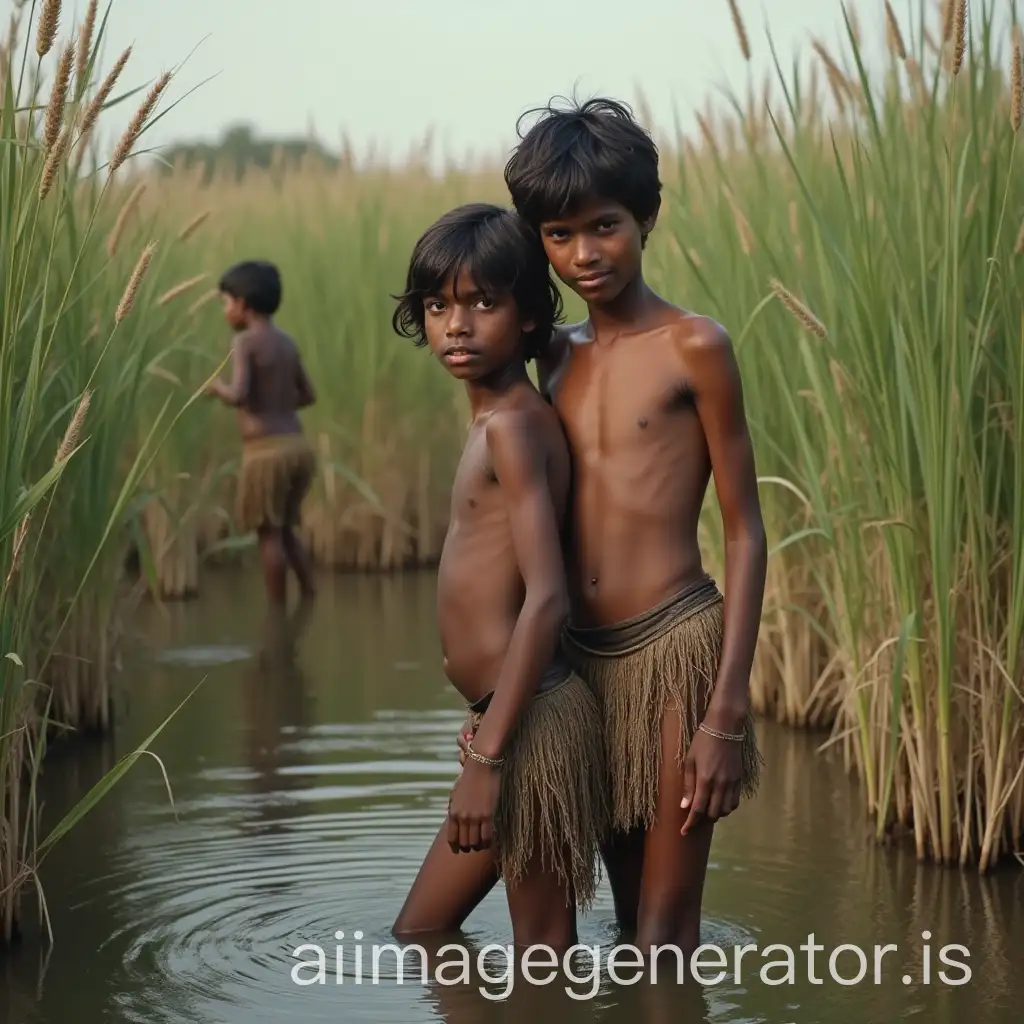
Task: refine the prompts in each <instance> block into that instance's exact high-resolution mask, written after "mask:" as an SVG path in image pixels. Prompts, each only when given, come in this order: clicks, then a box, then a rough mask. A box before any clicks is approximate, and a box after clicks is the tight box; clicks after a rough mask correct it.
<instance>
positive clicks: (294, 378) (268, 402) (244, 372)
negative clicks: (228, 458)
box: [207, 295, 316, 607]
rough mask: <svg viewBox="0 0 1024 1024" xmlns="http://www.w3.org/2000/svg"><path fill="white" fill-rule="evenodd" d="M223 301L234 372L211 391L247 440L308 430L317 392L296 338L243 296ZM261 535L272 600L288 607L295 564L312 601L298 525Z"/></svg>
mask: <svg viewBox="0 0 1024 1024" xmlns="http://www.w3.org/2000/svg"><path fill="white" fill-rule="evenodd" d="M221 301H222V304H223V308H224V319H225V320H226V321H227V322H228V324H230V326H231V327H232V328H233V329H234V331H235V337H234V343H233V344H232V348H231V354H232V363H233V368H232V376H231V381H230V382H228V383H225V382H224V381H223V380H221V379H220V378H219V377H216V378H214V380H213V381H212V382H211V383H210V385H209V387H208V389H207V394H208V395H209V396H210V397H213V398H218V399H220V400H221V401H222V402H223V403H224V404H225V405H227V406H230V407H231V408H233V409H235V410H236V411H237V416H238V428H239V432H240V433H241V436H242V441H243V442H245V441H251V440H256V439H258V438H261V437H269V436H275V435H279V434H300V433H302V424H301V422H300V421H299V417H298V410H299V409H305V408H307V407H308V406H310V405H313V403H314V402H315V401H316V391H315V390H314V388H313V384H312V382H311V381H310V379H309V375H308V374H307V373H306V369H305V367H304V366H303V363H302V357H301V355H300V354H299V350H298V347H297V346H296V344H295V342H294V341H293V340H292V338H291V337H290V336H289V335H287V334H286V333H285V332H284V331H282V330H280V329H279V328H278V327H277V326H276V325H275V324H274V322H273V320H272V319H271V318H270V317H268V316H262V315H260V314H259V313H256V312H254V311H253V310H252V309H250V308H249V307H248V306H246V304H245V303H244V301H243V300H242V299H239V298H235V297H233V296H230V295H222V296H221ZM293 511H294V512H295V513H296V515H289V521H294V520H295V519H297V512H298V509H295V510H293ZM258 539H259V549H260V562H261V564H262V566H263V580H264V585H265V586H266V590H267V596H268V598H269V599H270V602H271V604H272V605H274V606H277V607H283V606H284V604H285V599H286V595H287V572H288V569H289V568H291V569H292V571H293V572H294V573H295V575H296V577H297V578H298V581H299V587H300V588H301V591H302V596H303V599H305V600H311V599H312V598H313V597H314V596H315V594H316V588H315V586H314V584H313V574H312V571H311V569H310V565H309V559H308V557H307V555H306V552H305V551H304V550H303V547H302V544H301V542H300V541H299V539H298V537H297V536H296V535H295V532H294V530H292V529H291V528H285V529H282V530H278V529H273V528H270V527H265V528H262V529H260V530H259V531H258Z"/></svg>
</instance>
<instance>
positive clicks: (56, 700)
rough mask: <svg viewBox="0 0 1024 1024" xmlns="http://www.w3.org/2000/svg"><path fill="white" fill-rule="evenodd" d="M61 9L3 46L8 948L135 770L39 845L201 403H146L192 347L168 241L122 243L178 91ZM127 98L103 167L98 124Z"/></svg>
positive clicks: (0, 490)
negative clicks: (138, 178) (119, 228)
mask: <svg viewBox="0 0 1024 1024" xmlns="http://www.w3.org/2000/svg"><path fill="white" fill-rule="evenodd" d="M62 6H63V5H62V4H61V3H60V2H59V0H41V2H36V3H25V4H22V5H20V6H19V7H17V8H16V9H15V12H14V18H13V19H12V23H11V26H10V30H9V33H8V35H7V37H6V38H5V39H4V41H3V44H2V46H0V180H2V188H0V196H2V198H0V301H2V313H0V946H2V945H3V944H5V943H6V942H9V941H10V940H11V939H12V938H13V937H14V936H15V935H16V934H17V933H18V921H19V917H18V913H19V907H20V897H21V895H22V894H23V892H24V890H25V887H26V886H31V885H33V884H34V883H35V884H38V876H37V869H38V866H39V863H40V861H41V860H42V858H43V857H44V856H45V855H46V853H47V851H48V850H49V848H50V847H51V846H52V844H53V843H54V842H56V841H57V839H59V838H60V837H61V836H62V835H64V834H65V833H66V831H67V830H68V828H69V827H70V825H71V824H72V823H73V822H74V821H75V820H77V817H78V816H80V815H81V814H82V813H84V812H85V811H87V810H88V808H89V806H91V805H92V802H94V801H95V800H96V799H98V798H99V797H100V796H102V794H103V793H104V792H106V790H107V788H109V785H110V784H112V782H113V781H115V780H116V777H117V776H118V775H119V774H120V773H121V772H122V771H123V770H125V769H126V768H127V767H128V766H129V765H130V764H131V763H132V761H133V760H134V758H135V757H136V756H137V754H138V752H132V754H130V755H129V756H128V757H127V758H126V759H124V760H123V761H122V762H121V763H120V764H119V765H118V767H117V769H116V770H115V772H114V774H113V775H112V776H110V777H107V778H105V779H104V780H101V781H100V782H99V783H97V788H96V789H95V790H94V791H93V792H92V793H91V794H90V795H89V797H88V798H87V799H86V801H85V802H84V803H83V804H81V805H80V806H79V807H78V808H77V809H75V810H74V811H72V812H71V813H70V814H69V816H68V817H67V818H66V819H65V820H63V821H62V822H61V823H59V824H58V825H57V826H56V827H55V829H54V830H53V831H52V832H51V833H50V834H49V836H47V837H42V836H40V835H39V834H38V826H39V807H38V802H37V799H36V787H35V783H36V779H37V777H38V773H39V771H40V766H41V761H42V758H43V755H44V753H45V749H46V745H47V743H48V742H49V741H51V740H52V739H53V737H54V736H55V735H56V736H59V735H63V734H65V733H66V732H67V731H68V730H74V731H79V732H92V731H98V732H102V731H104V730H106V729H107V728H108V726H109V724H110V709H111V688H110V684H111V677H112V672H113V670H114V669H115V667H116V664H117V660H118V656H119V631H120V628H121V625H122V623H123V621H124V617H123V607H122V605H123V601H124V600H125V599H126V598H128V599H130V598H131V586H130V584H131V581H130V580H128V581H126V580H124V579H123V573H122V566H123V562H124V552H125V550H126V547H127V546H128V544H129V543H130V542H131V538H132V536H133V535H140V534H141V521H142V520H141V512H140V510H141V508H142V507H144V504H145V502H146V499H147V497H148V495H147V492H146V491H145V489H144V484H145V478H146V475H147V474H148V473H149V470H150V465H151V464H152V463H153V460H154V457H155V453H156V452H157V451H158V448H159V443H160V441H161V439H162V437H163V436H164V435H166V433H167V432H168V431H169V430H170V428H171V427H172V426H173V424H174V419H175V416H177V415H180V414H181V413H182V412H184V411H185V410H186V409H187V408H188V406H189V403H190V399H191V396H190V395H189V394H188V393H187V392H185V391H180V393H179V394H177V395H176V396H174V397H173V398H171V397H166V398H165V397H164V396H163V395H162V394H161V395H157V396H155V397H152V398H151V397H150V395H149V390H150V388H151V387H152V385H153V382H154V381H155V380H157V379H159V378H158V377H157V376H156V374H157V373H158V372H159V369H160V359H161V358H162V357H164V356H165V355H166V353H167V351H168V350H169V349H172V348H173V340H172V341H171V342H170V343H169V342H168V339H169V338H170V339H173V338H174V337H175V332H176V331H177V330H178V328H177V326H176V323H175V321H174V319H173V318H171V317H170V316H169V315H168V314H166V313H164V312H163V311H162V310H161V309H160V308H159V305H158V302H157V301H156V297H157V296H158V295H159V290H160V289H161V287H162V285H161V282H162V281H164V280H165V279H166V274H165V267H164V262H165V259H166V257H165V255H164V253H165V252H166V250H167V249H168V248H172V247H173V239H166V236H162V237H161V236H159V235H156V234H154V235H151V236H150V235H147V237H146V242H145V244H143V245H139V246H137V247H135V248H134V249H128V248H127V247H119V246H117V245H115V244H113V240H112V238H111V232H112V231H113V230H114V229H115V225H116V221H117V217H118V208H117V205H116V204H117V202H118V196H119V193H120V192H121V191H122V189H121V187H120V186H119V184H118V174H119V173H121V172H119V168H120V167H121V166H122V165H126V164H127V162H128V161H129V158H130V157H131V155H132V152H133V151H134V150H135V149H136V148H137V147H139V146H140V140H141V138H142V136H143V134H144V132H145V130H146V128H147V126H148V125H149V124H150V123H151V122H152V119H153V117H154V116H155V111H156V110H157V108H158V106H159V105H160V104H161V101H163V100H164V99H165V97H164V94H165V92H166V90H167V86H168V84H169V79H170V76H169V75H163V76H162V77H160V78H159V79H157V80H156V81H155V82H154V83H152V84H150V85H149V86H148V87H145V88H143V89H141V90H138V89H136V90H132V89H131V88H130V87H129V86H128V85H127V80H128V79H129V78H130V77H132V76H133V75H134V69H132V66H131V61H130V51H126V52H125V53H123V54H121V55H120V57H118V58H117V59H116V60H115V62H114V63H113V64H112V66H111V67H110V68H108V69H106V70H104V69H101V68H99V67H97V66H96V54H97V52H98V50H99V47H100V45H101V43H102V40H103V36H104V33H105V28H106V24H107V20H106V19H107V13H106V12H105V11H104V10H102V9H100V7H99V5H98V3H96V2H95V0H94V2H92V3H91V4H90V5H88V7H87V8H86V11H85V17H84V20H83V23H82V24H80V25H77V26H74V27H72V28H67V29H65V27H64V26H63V25H62V14H63V13H64V12H63V11H62ZM133 91H134V92H137V95H136V96H135V97H134V98H132V93H133ZM125 99H127V100H128V104H127V110H126V113H125V115H124V132H123V135H122V136H121V138H120V140H119V141H118V142H117V143H116V145H115V146H114V147H113V149H112V150H110V151H109V152H107V153H104V152H102V151H101V150H100V148H99V147H98V145H97V144H96V141H95V138H94V129H95V125H96V122H97V118H98V116H99V114H100V113H101V111H102V110H103V109H104V108H105V107H106V106H107V105H108V104H111V103H116V102H118V101H121V100H125ZM164 106H165V107H166V106H168V105H167V104H166V103H164ZM132 107H134V110H132ZM164 239H166V241H164ZM161 241H164V246H163V247H161V245H160V242H161ZM163 287H166V286H165V285H164V286H163ZM143 409H144V410H145V417H144V418H143V417H142V416H141V415H140V413H141V411H142V410H143ZM38 892H39V895H40V899H41V900H42V890H41V889H39V890H38ZM43 906H44V909H45V904H43Z"/></svg>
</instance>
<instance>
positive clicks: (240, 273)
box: [217, 260, 281, 316]
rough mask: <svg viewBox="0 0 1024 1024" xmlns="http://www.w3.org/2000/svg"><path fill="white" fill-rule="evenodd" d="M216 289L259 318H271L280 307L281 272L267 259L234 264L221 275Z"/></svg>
mask: <svg viewBox="0 0 1024 1024" xmlns="http://www.w3.org/2000/svg"><path fill="white" fill-rule="evenodd" d="M217 287H218V289H219V290H220V291H221V292H223V293H224V294H225V295H230V296H231V297H232V298H233V299H241V300H242V301H243V302H244V303H245V304H246V306H248V308H249V309H251V310H252V311H253V312H254V313H258V314H259V315H260V316H273V315H274V313H276V312H277V310H278V308H279V307H280V305H281V273H280V271H279V270H278V269H277V267H275V266H274V264H273V263H270V262H268V261H267V260H244V261H243V262H241V263H236V264H235V265H234V266H233V267H229V268H228V269H227V270H225V271H224V273H223V274H221V278H220V282H219V283H218V285H217Z"/></svg>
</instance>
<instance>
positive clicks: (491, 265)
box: [391, 203, 562, 362]
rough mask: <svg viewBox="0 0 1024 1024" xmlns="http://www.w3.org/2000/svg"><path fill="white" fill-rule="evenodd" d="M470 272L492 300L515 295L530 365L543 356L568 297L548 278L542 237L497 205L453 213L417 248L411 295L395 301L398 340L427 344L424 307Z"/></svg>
mask: <svg viewBox="0 0 1024 1024" xmlns="http://www.w3.org/2000/svg"><path fill="white" fill-rule="evenodd" d="M463 267H465V269H466V270H467V271H468V272H469V274H470V276H471V277H472V278H473V281H474V282H475V283H476V286H477V287H478V288H479V289H480V290H481V291H483V292H484V293H486V294H490V295H501V294H511V295H512V297H513V299H514V300H515V303H516V305H517V307H518V309H519V314H520V316H521V317H522V318H523V319H524V320H532V321H533V322H534V324H535V327H534V329H533V330H532V331H529V332H524V334H523V339H524V342H525V352H524V355H525V358H526V360H527V362H528V361H529V360H531V359H535V358H537V357H538V356H540V355H543V354H544V352H545V351H546V349H547V346H548V344H549V342H550V341H551V335H552V332H553V331H554V328H555V325H556V324H557V323H558V322H559V321H560V320H561V317H562V296H561V293H560V292H559V291H558V288H557V286H556V285H555V283H554V281H552V279H551V275H550V273H549V272H548V260H547V255H546V254H545V252H544V246H543V244H542V243H541V241H540V238H539V236H538V235H537V234H536V233H535V232H534V231H531V230H530V227H529V225H528V224H526V223H525V222H524V221H523V219H522V218H521V217H519V215H518V214H517V213H516V212H515V211H514V210H508V209H504V208H503V207H500V206H494V205H492V204H491V203H468V204H466V205H465V206H459V207H456V208H455V209H454V210H449V212H448V213H446V214H444V216H442V217H441V218H439V219H438V220H436V221H435V222H434V223H433V224H431V226H430V227H429V228H427V230H426V231H425V232H424V233H423V234H422V235H421V236H420V238H419V240H418V241H417V242H416V245H415V246H414V247H413V250H412V256H411V257H410V259H409V269H408V272H407V274H406V281H405V290H404V291H403V292H402V293H401V294H400V295H395V296H393V298H394V299H395V300H396V301H397V302H398V308H397V309H396V310H395V312H394V315H393V316H392V318H391V325H392V327H393V328H394V330H395V333H396V334H400V335H403V336H404V337H406V338H412V339H413V340H414V342H415V343H416V346H417V347H421V346H423V345H425V344H426V343H427V337H426V327H425V320H426V314H425V312H424V309H423V302H424V299H426V298H427V297H428V296H431V295H437V294H439V293H440V292H441V290H442V288H443V287H444V285H445V282H446V281H448V280H449V278H450V279H452V280H453V281H455V280H457V279H458V275H459V272H460V270H462V268H463Z"/></svg>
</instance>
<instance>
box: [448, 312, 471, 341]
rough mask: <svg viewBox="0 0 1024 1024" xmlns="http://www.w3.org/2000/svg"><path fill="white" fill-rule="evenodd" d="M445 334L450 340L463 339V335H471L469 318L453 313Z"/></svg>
mask: <svg viewBox="0 0 1024 1024" xmlns="http://www.w3.org/2000/svg"><path fill="white" fill-rule="evenodd" d="M445 334H446V335H447V336H448V337H449V338H458V337H461V336H462V335H465V334H469V320H468V318H466V317H464V316H462V315H460V314H457V313H453V314H452V315H451V316H450V317H449V318H448V325H447V327H446V328H445Z"/></svg>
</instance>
